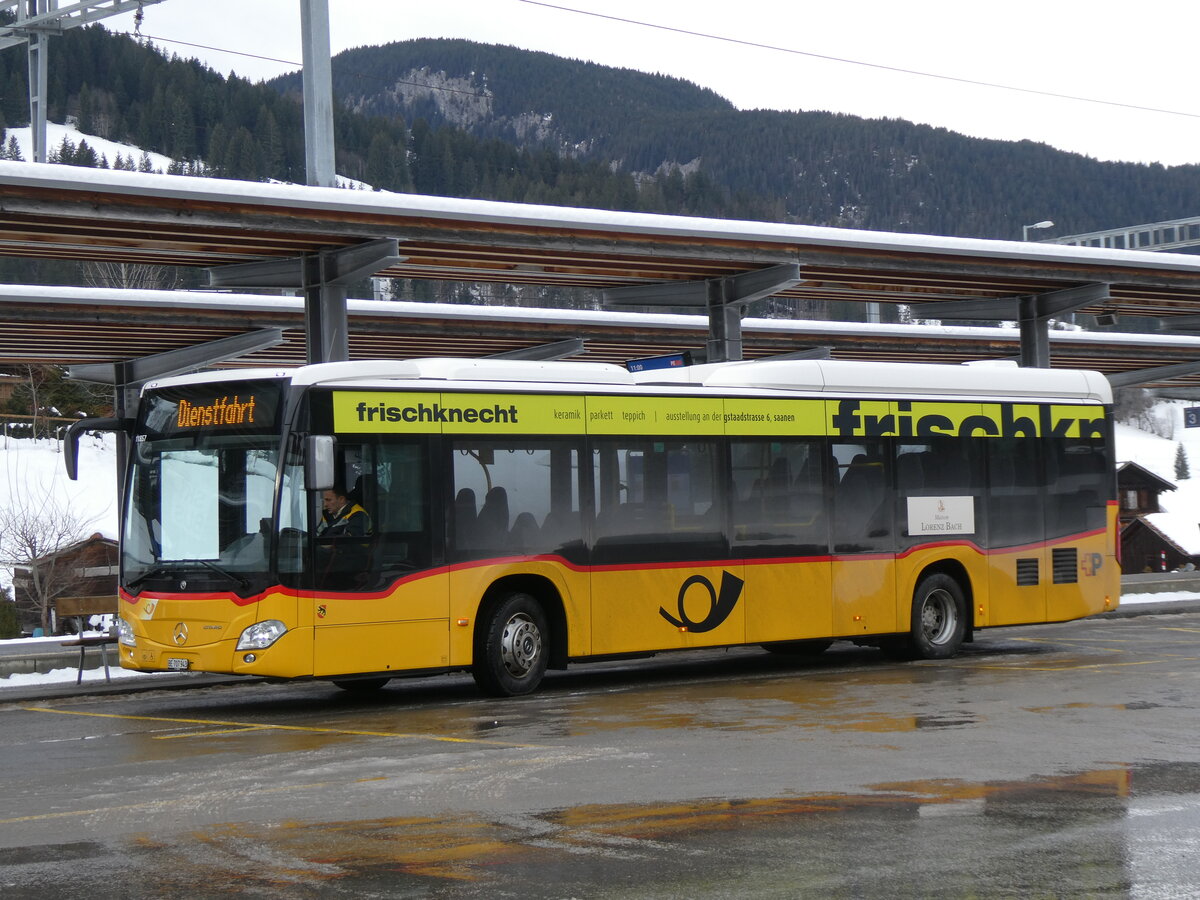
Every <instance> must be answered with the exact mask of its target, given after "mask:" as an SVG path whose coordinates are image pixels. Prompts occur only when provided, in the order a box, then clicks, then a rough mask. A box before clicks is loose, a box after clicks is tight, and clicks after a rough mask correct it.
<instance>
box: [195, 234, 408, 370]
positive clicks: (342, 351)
mask: <svg viewBox="0 0 1200 900" xmlns="http://www.w3.org/2000/svg"><path fill="white" fill-rule="evenodd" d="M404 259H405V257H403V256H400V255H399V242H398V241H397V240H396V239H395V238H380V239H379V240H377V241H367V242H366V243H365V244H356V245H354V246H352V247H339V248H338V249H336V250H321V251H320V252H318V253H310V254H307V255H305V256H302V257H298V258H296V257H294V258H292V259H269V260H263V261H261V262H250V263H235V264H234V265H231V266H222V267H221V268H219V269H209V270H208V283H209V286H210V287H215V288H279V289H294V288H299V289H301V290H302V291H303V292H304V321H305V325H306V329H305V346H306V348H307V360H308V362H309V363H310V364H311V363H323V362H343V361H345V360H347V359H349V358H350V346H349V324H348V323H347V321H346V291H347V289H348V287H349V285H350V284H351V283H353V282H355V281H358V280H360V279H363V278H369V277H370V276H372V275H374V274H375V273H376V272H379V271H382V270H383V269H386V268H387V267H388V266H392V265H396V264H397V263H400V262H403V261H404Z"/></svg>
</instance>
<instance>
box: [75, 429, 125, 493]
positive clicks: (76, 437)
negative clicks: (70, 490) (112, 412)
mask: <svg viewBox="0 0 1200 900" xmlns="http://www.w3.org/2000/svg"><path fill="white" fill-rule="evenodd" d="M132 428H133V419H80V420H79V421H78V422H72V423H71V426H70V427H69V428H68V429H67V433H66V435H65V436H64V437H63V465H65V466H66V467H67V477H68V478H70V479H71V480H72V481H77V480H78V479H79V436H80V435H81V434H83V433H84V432H85V431H124V432H125V433H126V434H128V433H129V431H130V430H131V429H132Z"/></svg>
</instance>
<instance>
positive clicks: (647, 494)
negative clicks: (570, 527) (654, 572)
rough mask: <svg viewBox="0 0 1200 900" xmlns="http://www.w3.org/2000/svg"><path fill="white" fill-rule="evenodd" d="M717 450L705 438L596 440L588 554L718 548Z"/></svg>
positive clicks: (681, 553)
mask: <svg viewBox="0 0 1200 900" xmlns="http://www.w3.org/2000/svg"><path fill="white" fill-rule="evenodd" d="M719 454H720V447H719V445H718V444H717V443H716V441H711V440H695V441H688V440H654V439H652V438H629V437H622V438H606V439H598V440H596V441H595V443H594V444H593V450H592V469H593V481H594V484H595V491H596V525H595V548H596V555H595V557H594V558H595V559H597V560H598V561H610V562H618V561H630V562H632V561H638V560H656V559H663V560H667V559H702V558H706V557H711V556H712V555H714V554H720V553H721V552H723V550H724V548H725V536H724V519H723V513H722V507H721V502H720V495H721V492H720V482H719V479H718V476H717V473H718V471H719V470H720V468H721V467H720V466H719V460H720V456H719Z"/></svg>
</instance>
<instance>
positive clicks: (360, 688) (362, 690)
mask: <svg viewBox="0 0 1200 900" xmlns="http://www.w3.org/2000/svg"><path fill="white" fill-rule="evenodd" d="M391 680H392V679H390V678H335V679H333V684H334V686H335V687H339V688H341V689H342V690H343V691H349V692H350V693H352V694H373V693H375V691H377V690H379V689H380V688H382V687H383V686H384V685H385V684H387V683H388V682H389V681H391Z"/></svg>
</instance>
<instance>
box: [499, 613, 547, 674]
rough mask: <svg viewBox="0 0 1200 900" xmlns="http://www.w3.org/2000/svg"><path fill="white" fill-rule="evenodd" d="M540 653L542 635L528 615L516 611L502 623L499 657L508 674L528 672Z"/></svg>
mask: <svg viewBox="0 0 1200 900" xmlns="http://www.w3.org/2000/svg"><path fill="white" fill-rule="evenodd" d="M541 654H542V635H541V632H540V631H538V627H537V625H536V624H535V623H534V621H533V620H532V619H531V618H529V616H527V615H525V614H524V613H518V614H517V615H515V616H513V617H512V618H511V619H509V620H508V622H506V623H505V625H504V631H503V632H502V633H501V635H500V658H501V659H502V660H503V662H504V668H505V669H507V670H508V672H509V674H510V675H514V676H516V677H518V678H520V677H522V676H524V675H526V674H528V673H529V672H530V671H531V670H532V669H533V667H534V666H535V665H536V664H537V660H538V657H540V656H541Z"/></svg>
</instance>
